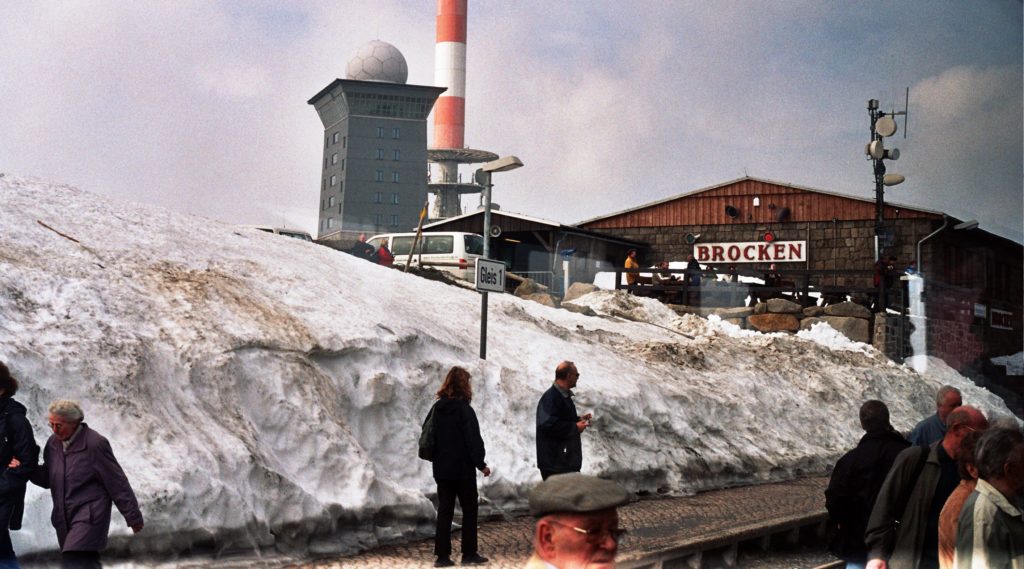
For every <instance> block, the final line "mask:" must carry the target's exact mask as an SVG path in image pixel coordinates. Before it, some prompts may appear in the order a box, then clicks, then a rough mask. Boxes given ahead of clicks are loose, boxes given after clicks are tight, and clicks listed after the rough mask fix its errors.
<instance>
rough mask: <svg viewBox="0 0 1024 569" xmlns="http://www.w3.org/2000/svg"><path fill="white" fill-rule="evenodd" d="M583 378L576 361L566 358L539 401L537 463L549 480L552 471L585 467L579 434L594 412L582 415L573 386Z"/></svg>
mask: <svg viewBox="0 0 1024 569" xmlns="http://www.w3.org/2000/svg"><path fill="white" fill-rule="evenodd" d="M579 379H580V372H579V371H578V370H577V369H576V364H574V363H572V362H570V361H564V362H562V363H560V364H558V367H556V368H555V382H554V384H553V385H552V386H551V387H550V388H549V389H548V390H547V391H545V392H544V395H542V396H541V398H540V402H539V403H537V467H538V468H540V476H541V478H542V479H544V480H547V479H548V477H549V476H551V475H552V474H562V473H566V472H579V471H580V469H581V468H582V467H583V445H582V441H581V437H580V435H582V434H583V431H585V430H587V427H589V426H590V419H591V418H593V414H591V413H587V414H586V415H582V416H581V415H579V414H578V413H577V412H576V404H575V403H573V402H572V398H573V392H572V388H574V387H576V382H577V381H579Z"/></svg>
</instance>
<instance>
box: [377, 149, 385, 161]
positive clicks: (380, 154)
mask: <svg viewBox="0 0 1024 569" xmlns="http://www.w3.org/2000/svg"><path fill="white" fill-rule="evenodd" d="M383 159H384V149H383V148H378V149H377V160H383Z"/></svg>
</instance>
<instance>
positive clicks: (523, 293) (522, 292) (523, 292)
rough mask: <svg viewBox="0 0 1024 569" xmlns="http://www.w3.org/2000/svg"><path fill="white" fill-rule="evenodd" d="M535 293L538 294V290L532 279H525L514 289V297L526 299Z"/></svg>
mask: <svg viewBox="0 0 1024 569" xmlns="http://www.w3.org/2000/svg"><path fill="white" fill-rule="evenodd" d="M537 292H540V288H539V287H538V286H537V281H535V280H533V279H526V280H524V281H523V282H521V283H519V286H517V287H516V292H515V295H516V296H518V297H520V298H526V297H528V296H530V295H531V294H534V293H537Z"/></svg>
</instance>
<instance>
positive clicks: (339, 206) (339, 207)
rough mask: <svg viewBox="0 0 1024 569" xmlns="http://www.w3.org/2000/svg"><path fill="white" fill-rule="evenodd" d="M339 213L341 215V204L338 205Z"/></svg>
mask: <svg viewBox="0 0 1024 569" xmlns="http://www.w3.org/2000/svg"><path fill="white" fill-rule="evenodd" d="M338 213H339V214H340V213H341V204H338Z"/></svg>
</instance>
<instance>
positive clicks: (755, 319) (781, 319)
mask: <svg viewBox="0 0 1024 569" xmlns="http://www.w3.org/2000/svg"><path fill="white" fill-rule="evenodd" d="M773 300H774V299H773ZM747 325H748V327H750V328H753V329H754V330H757V331H758V332H796V331H797V330H799V329H800V320H798V319H797V317H796V316H794V315H792V314H779V313H774V314H773V313H768V314H754V315H752V316H750V317H748V318H747Z"/></svg>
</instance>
